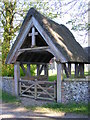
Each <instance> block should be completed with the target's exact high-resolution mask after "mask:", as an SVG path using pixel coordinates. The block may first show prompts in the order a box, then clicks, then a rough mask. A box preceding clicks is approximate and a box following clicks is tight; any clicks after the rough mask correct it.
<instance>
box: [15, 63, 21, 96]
mask: <svg viewBox="0 0 90 120" xmlns="http://www.w3.org/2000/svg"><path fill="white" fill-rule="evenodd" d="M19 78H20V68H19V62H16V63H15V64H14V82H15V95H16V96H18V95H19V82H18V81H19Z"/></svg>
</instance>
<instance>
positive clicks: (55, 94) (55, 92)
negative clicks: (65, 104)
mask: <svg viewBox="0 0 90 120" xmlns="http://www.w3.org/2000/svg"><path fill="white" fill-rule="evenodd" d="M56 84H57V83H56V80H55V81H54V99H55V100H56V98H57V85H56Z"/></svg>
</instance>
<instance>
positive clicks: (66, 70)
mask: <svg viewBox="0 0 90 120" xmlns="http://www.w3.org/2000/svg"><path fill="white" fill-rule="evenodd" d="M63 68H64V70H65V74H66V76H67V78H69V74H68V68H67V66H66V63H63Z"/></svg>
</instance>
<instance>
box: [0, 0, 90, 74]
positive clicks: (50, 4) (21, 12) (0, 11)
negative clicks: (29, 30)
mask: <svg viewBox="0 0 90 120" xmlns="http://www.w3.org/2000/svg"><path fill="white" fill-rule="evenodd" d="M31 7H34V8H36V9H37V10H38V11H40V12H41V13H42V14H43V15H45V16H47V17H49V18H52V19H53V18H56V17H59V18H63V17H65V16H66V15H67V14H70V15H71V16H72V17H71V19H70V20H69V21H68V22H67V23H68V24H71V25H72V29H73V30H75V31H78V30H79V31H86V34H87V31H88V30H89V26H90V24H89V23H87V21H86V19H85V18H86V17H85V16H86V15H87V13H88V11H89V9H88V0H87V2H86V1H85V0H80V1H77V0H70V1H65V0H56V1H54V0H51V1H49V0H47V1H42V0H34V1H29V0H24V1H20V0H2V1H0V20H1V23H0V24H2V29H3V37H2V38H3V42H2V75H3V76H4V75H8V76H10V75H11V74H13V69H14V68H13V65H6V64H5V60H6V57H7V54H8V52H9V50H10V45H11V43H13V42H14V40H15V36H16V33H17V32H18V30H19V28H20V26H21V22H22V20H23V18H24V17H25V15H26V13H27V11H28V10H29V9H30V8H31ZM72 11H76V12H72ZM61 20H62V19H61ZM78 33H79V32H78ZM0 44H1V43H0ZM21 74H22V73H21Z"/></svg>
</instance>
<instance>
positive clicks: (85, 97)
mask: <svg viewBox="0 0 90 120" xmlns="http://www.w3.org/2000/svg"><path fill="white" fill-rule="evenodd" d="M89 86H90V81H88V80H87V79H73V80H70V79H69V80H68V79H66V80H64V81H63V82H62V102H63V103H68V102H73V101H74V102H85V103H87V102H88V101H90V96H89V93H90V87H89Z"/></svg>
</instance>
